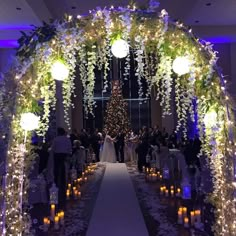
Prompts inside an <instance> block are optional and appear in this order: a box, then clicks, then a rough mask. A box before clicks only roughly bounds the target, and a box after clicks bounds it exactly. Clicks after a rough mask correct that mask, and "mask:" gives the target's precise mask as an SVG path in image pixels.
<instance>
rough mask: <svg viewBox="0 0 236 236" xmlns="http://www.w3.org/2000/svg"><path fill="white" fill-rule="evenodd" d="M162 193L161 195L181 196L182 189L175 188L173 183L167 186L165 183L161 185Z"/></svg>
mask: <svg viewBox="0 0 236 236" xmlns="http://www.w3.org/2000/svg"><path fill="white" fill-rule="evenodd" d="M160 195H161V196H166V197H169V196H170V197H175V196H176V197H181V189H180V188H175V187H174V186H173V185H171V186H170V188H169V189H168V187H166V186H165V185H163V186H161V187H160Z"/></svg>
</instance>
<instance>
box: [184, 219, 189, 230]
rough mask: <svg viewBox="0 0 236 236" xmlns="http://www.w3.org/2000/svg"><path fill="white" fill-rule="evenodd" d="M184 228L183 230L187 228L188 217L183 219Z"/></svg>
mask: <svg viewBox="0 0 236 236" xmlns="http://www.w3.org/2000/svg"><path fill="white" fill-rule="evenodd" d="M184 227H185V228H188V227H189V218H188V217H184Z"/></svg>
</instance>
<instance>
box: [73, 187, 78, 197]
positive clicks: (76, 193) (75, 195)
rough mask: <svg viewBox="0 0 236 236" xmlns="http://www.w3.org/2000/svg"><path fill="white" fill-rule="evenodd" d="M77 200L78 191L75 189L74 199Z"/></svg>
mask: <svg viewBox="0 0 236 236" xmlns="http://www.w3.org/2000/svg"><path fill="white" fill-rule="evenodd" d="M77 198H78V190H77V189H75V190H74V199H77Z"/></svg>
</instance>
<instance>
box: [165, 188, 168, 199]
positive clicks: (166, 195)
mask: <svg viewBox="0 0 236 236" xmlns="http://www.w3.org/2000/svg"><path fill="white" fill-rule="evenodd" d="M165 193H166V197H168V196H169V190H168V189H166V191H165Z"/></svg>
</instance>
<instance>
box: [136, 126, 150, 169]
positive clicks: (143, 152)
mask: <svg viewBox="0 0 236 236" xmlns="http://www.w3.org/2000/svg"><path fill="white" fill-rule="evenodd" d="M148 149H149V135H148V129H147V127H145V126H144V127H143V128H142V134H141V136H140V141H139V145H138V147H137V148H136V153H137V154H138V170H139V171H140V172H142V170H143V166H146V165H147V163H146V156H147V154H148Z"/></svg>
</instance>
